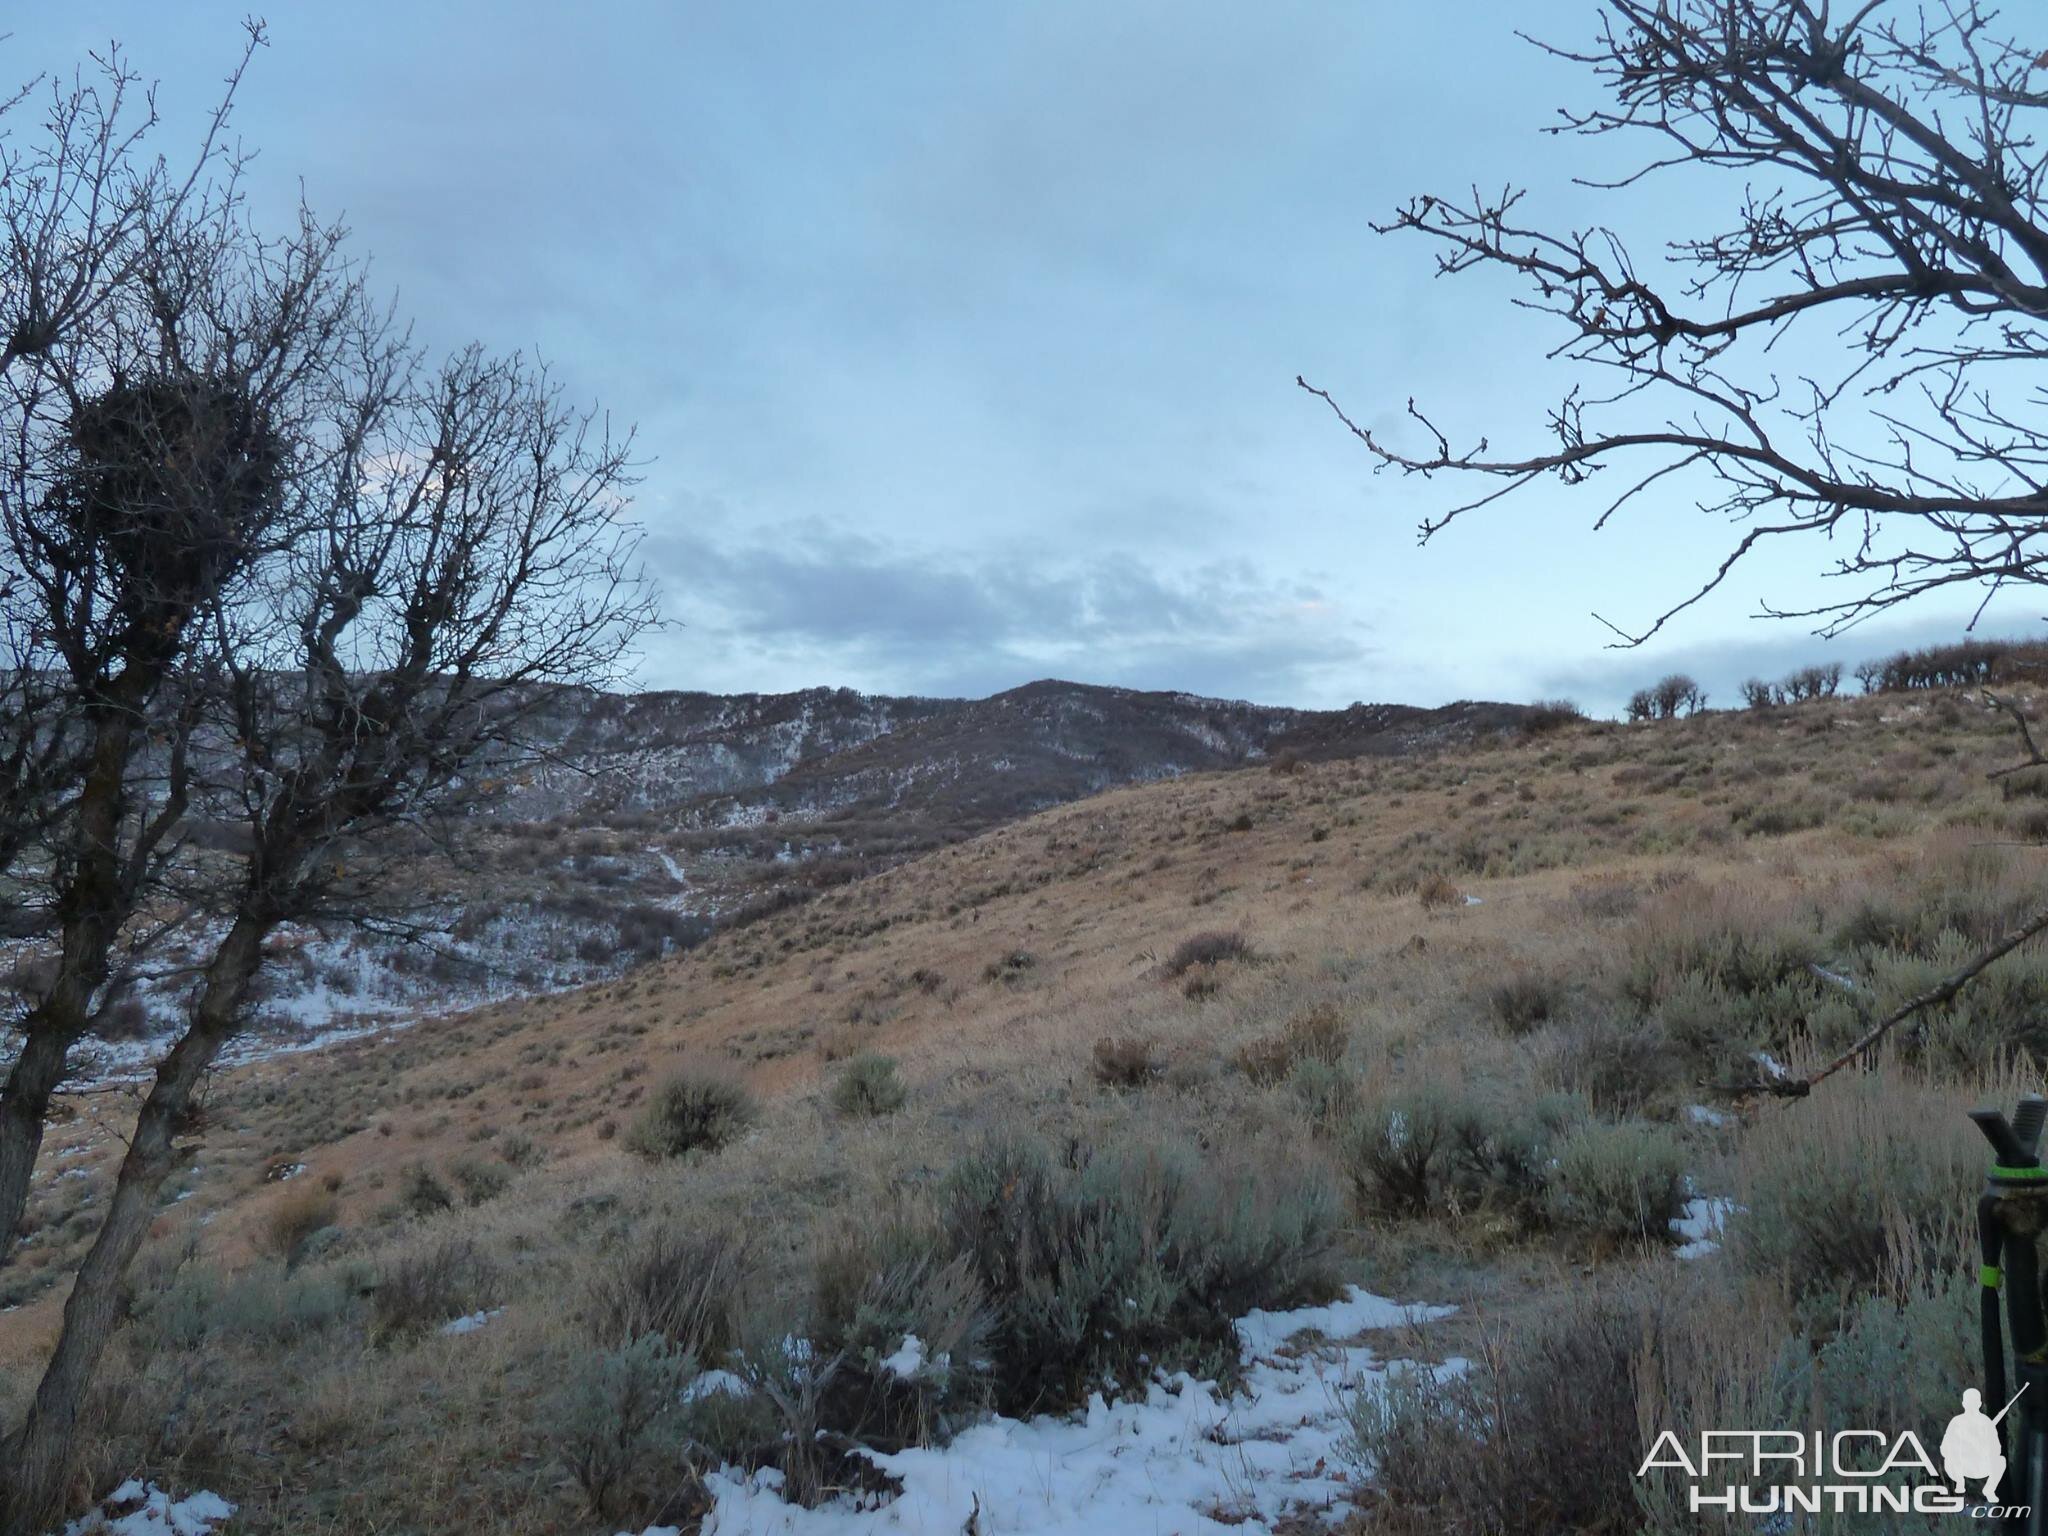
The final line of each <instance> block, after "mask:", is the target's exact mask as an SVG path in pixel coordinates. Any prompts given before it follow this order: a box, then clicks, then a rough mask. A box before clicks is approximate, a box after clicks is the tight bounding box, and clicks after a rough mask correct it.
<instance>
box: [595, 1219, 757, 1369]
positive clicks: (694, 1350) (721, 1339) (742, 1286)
mask: <svg viewBox="0 0 2048 1536" xmlns="http://www.w3.org/2000/svg"><path fill="white" fill-rule="evenodd" d="M752 1277H753V1263H752V1259H751V1257H750V1254H749V1250H748V1247H747V1244H746V1242H745V1241H744V1240H743V1239H741V1238H740V1237H738V1236H736V1235H735V1234H734V1233H732V1232H729V1231H726V1230H724V1229H722V1228H717V1227H708V1228H701V1229H686V1228H684V1227H681V1226H679V1225H676V1224H674V1223H669V1222H660V1223H657V1224H656V1225H654V1226H652V1227H647V1228H643V1229H641V1230H639V1231H636V1232H635V1233H633V1234H632V1235H631V1236H630V1237H628V1238H627V1239H626V1241H625V1242H624V1243H623V1244H622V1245H621V1246H620V1248H619V1249H618V1250H617V1251H616V1252H614V1253H611V1254H608V1255H606V1256H605V1257H604V1258H602V1259H601V1260H600V1261H599V1262H598V1263H597V1265H596V1267H595V1269H594V1270H593V1271H592V1273H591V1275H590V1278H589V1280H588V1281H587V1282H586V1285H585V1292H584V1297H585V1300H584V1314H585V1317H586V1318H587V1319H588V1322H589V1326H590V1331H591V1335H592V1337H593V1338H594V1339H595V1340H596V1341H597V1343H598V1344H600V1345H601V1346H604V1347H606V1348H623V1347H624V1346H626V1345H628V1344H630V1343H632V1342H633V1341H634V1340H635V1339H639V1338H644V1337H646V1336H647V1335H648V1334H658V1335H660V1336H661V1337H662V1338H664V1339H666V1340H668V1341H669V1342H670V1343H671V1344H674V1345H675V1346H676V1347H677V1348H679V1349H682V1350H685V1351H688V1352H689V1353H690V1354H692V1355H694V1356H696V1357H697V1358H698V1359H700V1360H709V1359H712V1358H713V1357H714V1356H715V1355H717V1354H718V1353H719V1352H720V1351H722V1350H724V1349H727V1348H729V1347H730V1346H731V1345H732V1343H733V1340H734V1335H735V1330H736V1328H737V1324H738V1318H739V1308H740V1304H741V1302H742V1301H743V1299H744V1298H745V1295H746V1292H747V1289H748V1287H749V1285H750V1284H751V1282H752Z"/></svg>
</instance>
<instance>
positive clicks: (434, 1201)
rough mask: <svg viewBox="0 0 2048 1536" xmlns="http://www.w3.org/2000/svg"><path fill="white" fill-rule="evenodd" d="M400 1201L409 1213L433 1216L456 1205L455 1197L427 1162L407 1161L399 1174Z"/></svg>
mask: <svg viewBox="0 0 2048 1536" xmlns="http://www.w3.org/2000/svg"><path fill="white" fill-rule="evenodd" d="M398 1203H399V1205H400V1206H401V1207H403V1208H404V1210H405V1211H406V1212H407V1214H409V1215H413V1216H432V1215H434V1214H435V1213H436V1212H437V1211H445V1210H447V1209H448V1208H449V1207H450V1206H452V1205H454V1204H455V1197H454V1196H453V1195H451V1194H450V1193H449V1192H448V1186H447V1185H446V1184H443V1183H442V1182H441V1181H440V1180H439V1179H437V1178H435V1177H434V1170H433V1169H431V1168H429V1167H428V1166H427V1165H426V1164H425V1163H407V1164H406V1165H405V1167H404V1169H402V1170H401V1171H400V1173H399V1176H398Z"/></svg>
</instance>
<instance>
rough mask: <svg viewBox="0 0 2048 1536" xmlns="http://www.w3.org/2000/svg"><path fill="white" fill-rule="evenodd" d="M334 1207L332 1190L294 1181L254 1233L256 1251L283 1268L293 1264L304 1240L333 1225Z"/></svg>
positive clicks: (285, 1189) (305, 1181)
mask: <svg viewBox="0 0 2048 1536" xmlns="http://www.w3.org/2000/svg"><path fill="white" fill-rule="evenodd" d="M337 1205H338V1202H337V1201H336V1200H335V1198H334V1194H333V1192H332V1191H331V1190H327V1189H322V1188H321V1187H320V1186H319V1185H317V1184H315V1183H313V1181H312V1180H310V1179H294V1180H293V1181H292V1182H291V1183H289V1184H287V1185H286V1186H285V1188H284V1192H283V1193H282V1194H281V1195H279V1196H278V1198H277V1199H276V1200H274V1201H272V1202H271V1206H270V1210H269V1211H268V1213H267V1214H266V1215H265V1216H264V1218H263V1221H262V1224H261V1225H260V1226H258V1228H257V1229H256V1251H257V1252H258V1253H264V1254H268V1255H269V1256H270V1257H272V1258H275V1259H280V1260H282V1261H283V1262H284V1264H285V1265H286V1267H290V1266H291V1265H294V1264H296V1263H297V1262H298V1259H299V1255H300V1253H301V1252H302V1250H303V1249H304V1247H305V1244H306V1239H307V1238H309V1237H311V1236H312V1235H313V1234H314V1233H315V1232H318V1231H319V1230H320V1229H321V1228H323V1227H330V1226H332V1225H334V1213H335V1210H336V1209H337Z"/></svg>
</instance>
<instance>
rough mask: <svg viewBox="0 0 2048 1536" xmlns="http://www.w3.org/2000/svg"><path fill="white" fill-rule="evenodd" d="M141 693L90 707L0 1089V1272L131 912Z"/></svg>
mask: <svg viewBox="0 0 2048 1536" xmlns="http://www.w3.org/2000/svg"><path fill="white" fill-rule="evenodd" d="M148 688H149V678H148V677H147V676H146V675H138V676H137V677H135V678H128V677H124V678H123V679H122V682H121V685H120V687H119V688H117V689H116V690H115V691H114V693H113V694H112V695H110V696H109V697H108V698H106V699H103V700H100V701H98V702H97V703H96V704H95V706H94V711H93V714H94V726H93V749H92V755H91V757H90V759H89V767H88V771H87V773H86V775H85V780H84V783H83V784H82V785H81V786H80V788H79V792H78V807H77V811H76V817H77V820H76V825H75V827H74V829H73V832H72V836H71V839H70V847H69V856H70V859H71V862H72V870H71V875H70V878H69V879H68V880H67V881H66V882H65V884H64V886H63V888H62V889H61V890H60V891H59V892H58V893H57V917H58V924H59V928H60V932H61V938H60V942H59V945H58V959H57V974H56V976H55V978H54V979H53V980H52V981H51V983H50V990H49V992H48V994H47V995H46V996H44V997H43V998H42V1000H41V1001H40V1002H38V1003H37V1004H36V1006H35V1007H34V1008H33V1009H32V1010H31V1011H30V1013H29V1016H28V1017H27V1018H26V1019H25V1020H23V1022H22V1033H23V1034H24V1035H25V1036H26V1037H27V1038H26V1040H25V1041H24V1043H23V1045H22V1050H21V1059H20V1060H19V1061H17V1062H16V1063H15V1064H14V1070H13V1071H12V1072H10V1073H8V1074H7V1081H6V1083H5V1084H4V1085H0V1268H4V1267H6V1265H7V1264H8V1263H9V1262H10V1261H11V1260H12V1258H13V1257H14V1241H15V1238H16V1237H17V1236H18V1235H19V1234H20V1232H21V1217H22V1213H23V1212H24V1211H25V1210H27V1209H28V1189H29V1179H30V1177H31V1176H32V1175H33V1174H34V1172H35V1166H36V1155H37V1153H39V1152H40V1151H41V1150H42V1145H43V1117H44V1116H45V1115H46V1114H48V1113H49V1109H50V1095H51V1094H53V1093H55V1092H56V1090H57V1085H58V1084H59V1083H60V1082H62V1081H63V1080H64V1063H65V1061H66V1059H67V1058H68V1057H69V1056H70V1054H71V1047H72V1045H73V1044H75V1043H76V1041H77V1040H78V1037H79V1036H80V1035H82V1034H84V1033H85V1030H86V1027H87V1025H89V1024H90V1023H91V1022H92V1015H93V999H94V997H95V996H96V995H97V993H98V991H99V989H100V987H101V986H103V985H104V984H105V982H106V979H107V971H108V956H109V954H110V953H111V951H112V949H113V946H114V941H115V940H116V939H117V938H118V937H119V936H120V932H121V925H122V924H123V923H124V922H125V921H126V920H127V918H128V915H129V912H130V909H131V907H132V904H133V892H132V891H130V890H129V889H127V888H126V886H125V884H124V882H123V880H122V875H121V822H122V818H123V817H124V816H125V815H126V814H127V811H128V804H129V798H130V797H129V793H128V783H127V771H128V760H129V755H130V751H131V748H132V746H133V744H134V738H135V721H136V717H137V713H138V710H139V708H140V704H139V703H138V700H146V699H147V697H148V692H147V690H148Z"/></svg>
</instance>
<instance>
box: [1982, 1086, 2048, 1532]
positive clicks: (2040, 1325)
mask: <svg viewBox="0 0 2048 1536" xmlns="http://www.w3.org/2000/svg"><path fill="white" fill-rule="evenodd" d="M1970 1118H1971V1119H1972V1120H1974V1121H1975V1122H1976V1123H1977V1129H1978V1130H1980V1131H1982V1132H1983V1133H1984V1139H1985V1140H1986V1141H1988V1142H1990V1143H1991V1151H1992V1154H1993V1157H1994V1161H1993V1162H1992V1165H1991V1168H1990V1171H1989V1173H1988V1174H1987V1175H1986V1177H1985V1181H1984V1193H1983V1195H1982V1196H1980V1197H1979V1199H1978V1201H1977V1237H1978V1241H1979V1243H1980V1245H1981V1249H1982V1261H1983V1267H1982V1268H1981V1269H1980V1270H1979V1271H1978V1281H1979V1283H1980V1284H1981V1286H1982V1287H1983V1289H1982V1290H1981V1291H1980V1292H1979V1294H1978V1303H1977V1306H1978V1320H1979V1323H1980V1324H1981V1326H1982V1329H1983V1335H1984V1385H1985V1387H1986V1388H1987V1389H1988V1390H1987V1391H1986V1394H1985V1395H1986V1397H1987V1398H1988V1399H1989V1400H1990V1401H1991V1402H1994V1403H2002V1402H2005V1401H2006V1400H2007V1393H2006V1387H2007V1378H2006V1369H2005V1341H2004V1339H2003V1337H2002V1336H2001V1332H2000V1319H1999V1308H1998V1292H1999V1287H2000V1284H2001V1282H2004V1283H2005V1313H2006V1317H2007V1319H2009V1321H2010V1325H2011V1329H2012V1357H2013V1358H2012V1365H2013V1374H2014V1375H2016V1376H2017V1377H2018V1378H2019V1384H2020V1397H2019V1401H2018V1402H2017V1403H2016V1404H2014V1405H2013V1406H2014V1407H2015V1408H2017V1410H2018V1412H2017V1414H2016V1415H2015V1417H2016V1420H2017V1422H2016V1423H2015V1425H2014V1428H2013V1432H2012V1434H2011V1435H2010V1436H2008V1435H2007V1433H2006V1426H2005V1424H2004V1422H2003V1415H2001V1419H2000V1422H1999V1424H1998V1447H1999V1450H2000V1452H2001V1453H2002V1454H2003V1455H2004V1456H2005V1458H2006V1467H2005V1476H2004V1477H2003V1478H2002V1479H2001V1480H2000V1484H1999V1495H2000V1502H2001V1503H2002V1504H2004V1505H2006V1506H2007V1507H2008V1508H2018V1507H2020V1506H2024V1510H2025V1512H2024V1513H2015V1514H2011V1515H2008V1516H2006V1517H2005V1518H2004V1519H2003V1520H2001V1521H2000V1522H1999V1529H2000V1530H2001V1531H2003V1532H2005V1533H2006V1536H2048V1511H2044V1510H2043V1507H2042V1506H2043V1505H2044V1504H2048V1309H2044V1306H2043V1299H2042V1294H2041V1270H2040V1260H2039V1255H2038V1253H2037V1252H2036V1248H2035V1244H2036V1241H2037V1239H2038V1238H2039V1237H2040V1235H2041V1232H2042V1231H2043V1229H2044V1228H2048V1168H2043V1167H2042V1166H2041V1131H2042V1127H2043V1126H2044V1125H2048V1099H2044V1098H2043V1097H2042V1096H2041V1095H2040V1094H2038V1093H2030V1094H2027V1095H2026V1096H2025V1097H2023V1098H2022V1099H2021V1100H2020V1102H2019V1108H2018V1109H2017V1110H2016V1111H2015V1112H2014V1114H2013V1117H2012V1119H2011V1120H2010V1121H2007V1119H2006V1118H2005V1116H2004V1115H2003V1114H2002V1113H2000V1112H1999V1111H1998V1110H1995V1109H1975V1110H1972V1111H1970Z"/></svg>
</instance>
